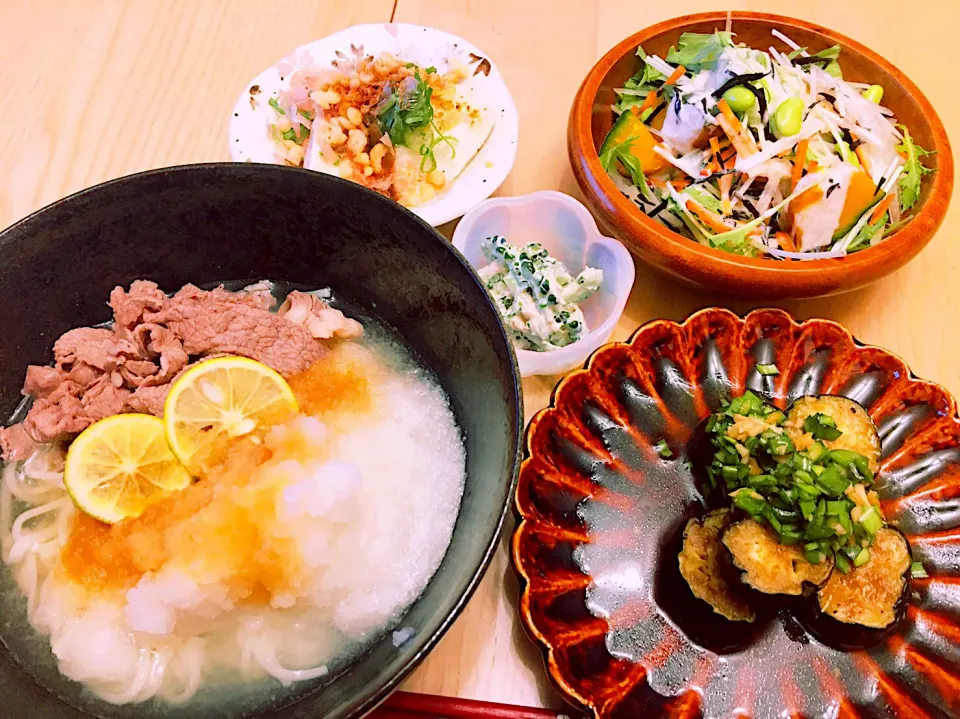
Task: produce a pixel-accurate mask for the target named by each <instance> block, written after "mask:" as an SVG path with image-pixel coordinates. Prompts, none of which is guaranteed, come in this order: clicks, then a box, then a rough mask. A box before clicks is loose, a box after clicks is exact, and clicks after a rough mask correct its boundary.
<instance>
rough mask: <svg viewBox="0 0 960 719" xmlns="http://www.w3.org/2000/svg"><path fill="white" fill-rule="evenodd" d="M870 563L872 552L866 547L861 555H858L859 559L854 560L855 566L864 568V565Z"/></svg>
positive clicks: (861, 551)
mask: <svg viewBox="0 0 960 719" xmlns="http://www.w3.org/2000/svg"><path fill="white" fill-rule="evenodd" d="M869 561H870V550H869V549H867V548H866V547H864V548H863V549H861V550H860V553H859V554H857V558H856V559H854V560H853V566H855V567H862V566H863V565H864V564H866V563H867V562H869Z"/></svg>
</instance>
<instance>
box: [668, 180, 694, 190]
mask: <svg viewBox="0 0 960 719" xmlns="http://www.w3.org/2000/svg"><path fill="white" fill-rule="evenodd" d="M670 184H671V185H673V189H674V190H677V191H679V190H682V189H683V188H685V187H689V186H690V178H688V177H680V178H678V179H676V180H670Z"/></svg>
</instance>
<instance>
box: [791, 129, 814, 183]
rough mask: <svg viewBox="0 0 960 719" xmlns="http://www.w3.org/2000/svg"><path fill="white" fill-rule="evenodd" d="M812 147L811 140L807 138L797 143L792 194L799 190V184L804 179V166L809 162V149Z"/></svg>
mask: <svg viewBox="0 0 960 719" xmlns="http://www.w3.org/2000/svg"><path fill="white" fill-rule="evenodd" d="M809 146H810V138H809V137H805V138H804V139H802V140H800V142H798V143H797V157H796V159H795V160H794V161H793V176H792V177H791V178H790V192H793V191H794V190H796V189H797V183H799V182H800V178H801V177H803V166H804V164H806V162H807V147H809Z"/></svg>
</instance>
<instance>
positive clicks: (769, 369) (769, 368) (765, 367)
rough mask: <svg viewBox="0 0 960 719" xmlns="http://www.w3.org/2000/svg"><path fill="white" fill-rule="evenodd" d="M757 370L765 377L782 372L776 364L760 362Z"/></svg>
mask: <svg viewBox="0 0 960 719" xmlns="http://www.w3.org/2000/svg"><path fill="white" fill-rule="evenodd" d="M757 372H759V373H760V374H762V375H763V376H764V377H768V376H770V375H774V374H780V370H778V369H777V366H776V365H775V364H758V365H757Z"/></svg>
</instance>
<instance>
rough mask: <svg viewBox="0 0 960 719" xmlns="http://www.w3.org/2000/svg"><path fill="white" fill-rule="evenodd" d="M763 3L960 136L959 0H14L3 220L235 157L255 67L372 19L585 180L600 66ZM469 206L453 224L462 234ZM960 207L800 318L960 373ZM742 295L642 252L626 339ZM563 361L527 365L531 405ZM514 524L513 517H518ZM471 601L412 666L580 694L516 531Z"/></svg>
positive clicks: (3, 65)
mask: <svg viewBox="0 0 960 719" xmlns="http://www.w3.org/2000/svg"><path fill="white" fill-rule="evenodd" d="M726 8H736V9H750V10H760V11H765V12H774V13H777V12H779V13H782V14H794V15H799V16H800V17H802V18H803V19H805V20H810V21H813V22H817V23H820V24H823V25H828V26H830V27H831V28H833V29H835V30H837V31H839V32H841V33H844V34H846V35H849V36H852V37H854V38H856V39H857V40H859V41H861V42H863V43H865V44H866V45H868V46H869V47H871V48H873V49H874V50H876V51H877V52H879V53H880V54H881V55H884V56H885V57H887V58H888V59H889V60H890V61H892V62H893V63H894V64H895V65H897V66H898V67H900V68H901V69H902V70H903V71H904V72H905V73H906V74H907V75H909V76H910V77H911V78H912V79H913V80H914V81H915V82H916V83H917V84H918V85H919V86H920V88H921V89H922V90H923V91H924V92H925V93H926V94H927V96H928V97H929V98H930V100H931V101H932V102H933V104H934V106H935V107H936V108H937V110H938V112H939V114H940V116H941V117H942V118H943V120H944V121H945V123H946V125H947V130H948V132H949V133H950V134H951V136H952V137H954V138H960V92H958V90H957V82H956V63H955V62H951V61H950V53H951V52H952V51H953V50H954V49H955V45H956V28H957V27H958V26H960V2H957V1H956V0H913V2H909V3H904V2H902V1H899V0H898V1H896V2H895V1H894V0H842V2H841V1H839V0H807V1H806V2H804V3H794V2H791V1H790V0H764V1H763V2H759V1H750V2H742V1H739V2H737V1H732V0H731V1H730V2H726V3H723V2H716V1H711V0H685V2H683V3H670V2H660V3H653V2H640V1H635V2H627V1H626V0H592V1H589V2H588V1H585V0H536V1H532V0H483V1H482V2H462V1H461V2H457V1H455V0H398V1H397V2H393V0H351V1H350V2H346V1H345V0H344V1H341V0H326V1H322V0H316V1H314V2H310V1H308V0H287V1H286V2H284V3H267V2H263V1H262V0H232V1H231V0H127V1H124V0H2V2H0V87H2V89H3V93H2V97H3V102H2V104H0V170H2V173H0V227H3V226H7V225H9V224H11V223H12V222H14V221H15V220H18V219H20V218H21V217H24V216H25V215H27V214H28V213H30V212H32V211H34V210H36V209H39V208H40V207H42V206H44V205H46V204H47V203H49V202H52V201H54V200H56V199H58V198H60V197H63V196H65V195H67V194H69V193H72V192H75V191H77V190H80V189H82V188H85V187H88V186H90V185H93V184H96V183H98V182H102V181H104V180H109V179H111V178H115V177H119V176H121V175H125V174H128V173H131V172H136V171H139V170H146V169H150V168H155V167H162V166H165V165H175V164H180V163H189V162H198V161H199V162H203V161H218V160H229V153H228V151H227V139H226V138H227V136H226V130H227V120H228V117H229V114H230V108H231V106H232V104H233V102H234V100H235V98H236V96H237V95H238V93H239V92H240V91H241V90H242V89H243V88H244V84H245V83H246V81H247V80H248V79H249V78H251V77H253V75H255V74H256V73H257V72H259V71H260V70H261V69H263V68H264V67H266V66H268V65H270V64H272V63H274V62H276V61H277V60H279V59H280V58H281V57H283V56H284V55H285V54H286V53H287V51H288V50H290V49H292V48H293V47H296V46H297V45H300V44H303V43H306V42H308V41H311V40H315V39H317V38H320V37H323V36H324V35H327V34H329V33H332V32H334V31H337V30H340V29H342V28H344V27H347V26H349V25H352V24H355V23H366V22H387V21H389V20H390V18H391V17H392V18H393V20H394V21H396V22H409V23H417V24H423V25H432V26H435V27H438V28H440V29H443V30H447V31H450V32H453V33H456V34H458V35H461V36H463V37H465V38H467V39H468V40H470V41H471V42H473V43H474V44H476V45H477V46H478V47H480V48H481V49H483V50H484V51H485V52H486V53H488V54H489V55H490V57H492V58H493V59H494V61H495V62H496V63H497V65H498V66H499V68H500V71H501V73H502V74H503V75H504V77H505V79H506V82H507V84H508V85H509V87H510V90H511V91H512V93H513V96H514V99H515V100H516V103H517V106H518V108H519V112H520V144H519V153H518V156H517V163H516V166H515V167H514V170H513V172H512V174H511V175H510V177H509V178H508V179H507V181H506V183H505V184H504V185H503V187H501V188H500V191H499V192H498V194H500V195H517V194H523V193H527V192H532V191H534V190H540V189H551V188H552V189H558V190H561V191H564V192H568V193H570V194H572V195H575V196H578V195H579V191H578V190H577V187H576V185H575V183H574V180H573V176H572V174H571V171H570V167H569V164H568V162H567V154H566V144H565V130H566V123H567V113H568V110H569V107H570V103H571V101H572V98H573V95H574V92H575V91H576V89H577V87H578V85H579V84H580V81H581V80H582V78H583V77H584V75H585V74H586V72H587V71H588V70H589V68H590V67H591V65H592V64H593V63H594V62H595V61H596V60H597V59H598V58H599V57H600V56H601V55H602V54H603V53H604V52H605V51H606V50H607V49H608V48H609V47H611V46H612V45H614V44H615V43H616V42H617V41H619V40H621V39H622V38H623V37H625V36H627V35H628V34H631V33H633V32H635V31H636V30H639V29H641V28H643V27H645V26H647V25H650V24H653V23H655V22H659V21H661V20H664V19H666V18H667V17H670V16H671V15H674V14H678V13H679V12H681V11H682V12H685V13H693V12H700V11H704V10H715V9H726ZM452 229H453V225H452V224H451V225H449V226H447V227H444V228H443V230H444V231H445V232H446V233H447V234H448V235H449V233H450V232H451V231H452ZM958 241H960V211H958V210H957V209H956V208H954V209H952V210H951V211H950V212H949V214H948V215H947V219H946V222H945V223H944V225H943V227H942V228H941V229H940V232H939V234H938V235H937V237H936V238H935V239H934V241H933V242H932V243H931V244H930V245H929V246H928V247H927V249H925V250H924V251H923V253H922V254H921V255H920V256H919V257H918V258H917V259H916V260H914V261H913V262H912V263H911V264H910V265H909V266H907V267H905V268H904V269H902V270H900V271H899V272H897V273H896V274H894V275H893V276H891V277H888V278H887V279H885V280H883V281H881V282H879V283H877V284H875V285H873V286H872V287H869V288H867V289H864V290H861V291H858V292H855V293H852V294H849V295H846V296H842V297H835V298H828V299H822V300H813V301H802V302H787V303H783V304H782V305H781V306H782V307H783V308H784V309H786V310H788V311H790V312H792V313H793V314H794V315H796V316H797V317H800V318H807V317H814V316H822V317H829V318H831V319H834V320H838V321H840V322H842V323H843V324H845V325H846V326H847V327H849V328H850V329H851V330H852V331H853V332H854V334H855V335H856V336H857V337H859V338H860V339H862V340H864V341H866V342H869V343H871V344H877V345H881V346H883V347H887V348H889V349H891V350H893V351H895V352H897V353H898V354H900V355H901V356H902V357H903V358H904V359H905V360H906V361H907V363H908V364H909V365H910V366H911V368H912V369H913V370H914V372H916V374H917V375H919V376H921V377H924V378H928V379H932V380H935V381H937V382H939V383H941V384H943V385H945V386H946V387H947V388H948V389H949V390H951V391H952V392H954V393H955V394H956V393H957V392H960V362H957V359H956V355H955V354H954V353H955V352H957V351H958V349H960V334H958V333H956V330H957V329H958V324H960V277H958V275H960V246H958V245H957V242H958ZM715 304H725V305H727V306H729V307H731V308H732V309H734V310H736V311H745V310H747V309H750V308H751V307H752V306H753V305H751V303H749V302H740V301H737V302H730V301H727V300H725V299H724V298H722V297H716V296H710V295H708V294H705V293H701V292H695V291H692V290H688V289H685V288H682V287H680V286H678V285H676V284H675V283H673V282H672V281H669V280H667V279H664V278H662V277H660V276H658V275H656V274H654V273H653V272H652V271H651V270H649V269H648V268H646V267H645V266H642V265H639V264H638V266H637V279H636V285H635V288H634V292H633V295H632V297H631V299H630V303H629V305H628V307H627V311H626V314H625V315H624V317H623V319H622V321H621V322H620V326H619V328H618V330H617V334H616V335H615V336H614V339H623V338H625V337H627V336H628V334H629V333H630V332H631V331H632V330H633V329H635V328H636V327H637V325H639V324H641V323H643V322H645V321H647V320H650V319H652V318H656V317H667V318H670V319H682V318H683V317H684V316H686V315H687V314H689V313H690V312H691V311H693V310H695V309H698V308H701V307H706V306H710V305H715ZM553 384H554V380H553V379H542V380H528V381H526V382H525V384H524V401H525V405H526V410H527V416H528V418H529V416H531V415H532V414H533V413H534V412H535V411H536V410H538V409H540V407H542V406H543V405H544V404H545V403H546V401H547V399H548V397H549V392H550V389H551V387H552V386H553ZM509 529H510V527H508V530H509ZM503 547H504V548H502V549H501V551H500V552H499V553H498V554H497V556H496V558H495V559H494V561H493V564H492V565H491V567H490V569H489V571H488V573H487V575H486V578H485V580H484V582H483V584H482V585H481V586H480V588H479V590H478V591H477V593H476V594H475V595H474V597H473V599H472V601H471V602H470V604H469V606H468V607H467V609H466V611H465V612H464V613H463V615H462V616H461V617H460V619H459V620H458V621H457V622H456V624H454V626H453V627H452V629H451V630H450V631H449V632H448V633H447V635H446V636H445V637H444V639H443V640H442V641H441V643H440V644H439V646H438V647H437V648H436V649H435V650H434V652H433V653H432V654H431V655H430V657H429V658H428V659H427V660H426V661H425V662H424V663H423V664H422V665H421V666H420V668H419V669H418V670H417V671H416V672H415V673H414V674H412V675H411V677H410V678H409V679H408V681H407V682H406V684H405V687H404V688H406V689H408V690H411V691H420V692H429V693H435V694H446V695H459V696H463V697H470V698H476V699H486V700H490V701H502V702H512V703H519V704H529V705H541V706H555V707H560V706H562V705H563V702H562V700H561V699H560V698H559V694H558V693H557V692H556V691H555V690H554V689H553V688H552V687H551V686H550V685H549V684H548V682H547V681H546V679H545V672H544V670H543V667H542V663H541V658H540V654H539V652H538V651H537V650H536V649H535V648H534V646H533V645H532V644H531V643H530V642H529V641H528V639H527V638H526V636H525V635H524V633H523V631H522V629H521V627H520V626H519V623H518V620H517V615H516V611H515V606H516V603H517V592H518V590H517V584H516V581H515V580H514V577H513V574H512V571H511V569H510V567H509V562H508V559H507V552H506V550H505V547H506V538H505V540H504V542H503Z"/></svg>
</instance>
